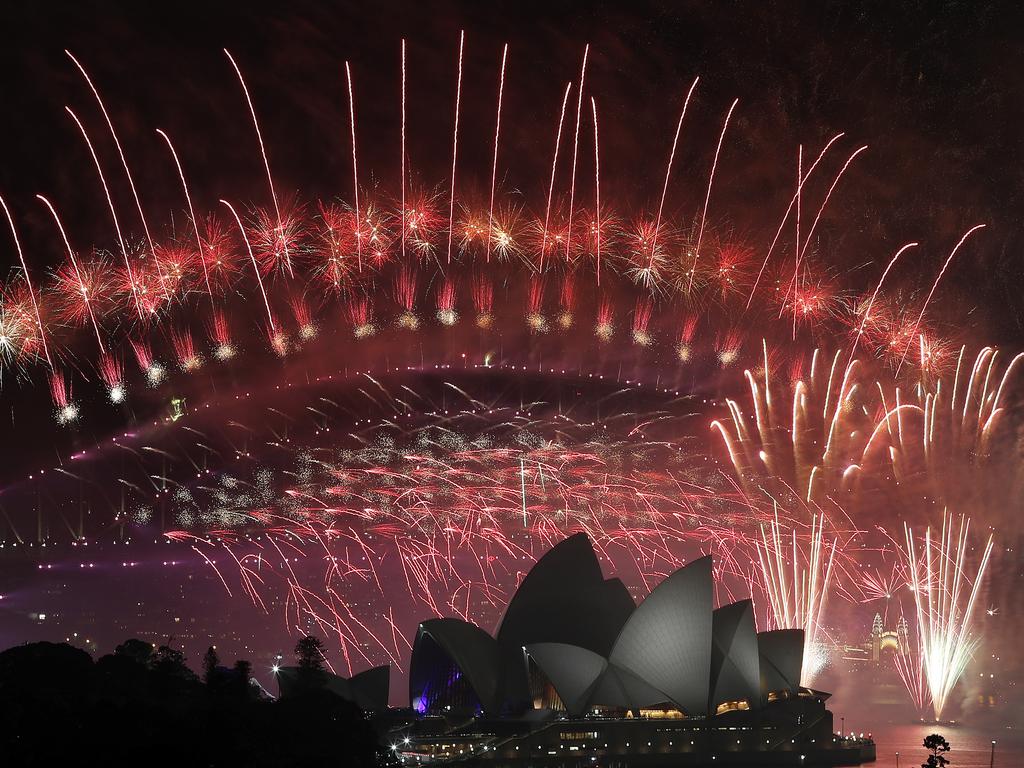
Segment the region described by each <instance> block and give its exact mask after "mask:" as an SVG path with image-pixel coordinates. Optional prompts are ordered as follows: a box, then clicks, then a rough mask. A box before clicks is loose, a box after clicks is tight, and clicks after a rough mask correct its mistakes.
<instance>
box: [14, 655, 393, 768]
mask: <svg viewBox="0 0 1024 768" xmlns="http://www.w3.org/2000/svg"><path fill="white" fill-rule="evenodd" d="M310 649H311V650H316V644H311V645H310ZM316 658H317V657H316V656H313V661H314V662H315V661H316ZM319 658H320V661H321V662H322V660H323V657H322V654H321V655H320V657H319ZM217 670H218V672H219V675H220V676H221V681H220V683H219V684H218V689H217V695H212V696H211V695H208V690H209V689H208V686H205V685H203V683H202V682H201V681H200V679H199V678H198V677H197V676H196V675H195V674H194V673H193V672H192V671H191V670H189V669H188V667H187V666H185V657H184V655H183V654H182V653H181V651H179V650H177V649H174V648H171V647H170V646H169V645H167V646H162V647H160V648H159V649H158V650H157V651H156V653H154V652H153V648H152V646H151V645H149V644H148V643H143V642H141V641H138V640H133V641H128V642H125V643H123V644H122V645H120V646H118V647H117V650H116V651H115V652H114V653H113V654H110V655H108V656H104V657H102V658H100V659H99V660H98V661H96V662H95V663H93V660H92V659H91V658H90V656H89V654H87V653H86V652H85V651H82V650H79V649H77V648H73V647H71V646H70V645H65V644H54V643H32V644H28V645H22V646H17V647H15V648H11V649H9V650H6V651H3V652H0V765H2V766H3V768H21V766H32V767H33V768H34V767H35V766H39V768H49V766H53V765H83V764H84V765H92V764H94V763H96V764H99V763H100V762H102V763H103V764H104V765H110V766H121V765H145V766H147V768H164V766H167V768H170V767H171V766H174V768H180V767H181V766H191V765H203V766H209V767H210V768H233V767H234V766H242V765H244V766H247V768H284V767H285V766H320V765H325V764H331V765H336V766H339V768H377V766H388V765H389V764H393V755H389V754H388V752H389V750H386V749H385V748H384V747H383V746H382V745H381V741H380V738H379V736H378V734H377V733H376V731H375V729H374V726H373V724H372V722H371V720H369V719H368V718H367V717H366V716H364V714H363V713H362V712H361V711H360V710H359V709H358V708H357V707H356V706H355V705H354V704H353V703H351V702H349V701H346V700H345V699H343V698H341V697H339V696H337V695H335V694H334V693H331V692H330V691H326V690H322V689H320V690H317V689H310V690H307V691H305V692H303V693H301V694H300V695H297V696H294V697H292V698H290V699H288V700H286V701H275V700H271V699H269V698H268V697H265V696H261V695H259V689H258V688H257V687H256V686H252V685H250V684H249V680H250V678H251V674H252V668H251V665H250V664H249V662H248V661H244V660H241V661H239V662H237V663H236V664H235V665H234V667H233V668H232V669H224V668H223V667H218V668H217ZM236 691H237V692H240V691H244V694H242V693H238V695H236ZM389 760H390V761H391V763H389Z"/></svg>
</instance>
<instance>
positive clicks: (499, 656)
mask: <svg viewBox="0 0 1024 768" xmlns="http://www.w3.org/2000/svg"><path fill="white" fill-rule="evenodd" d="M802 658H803V633H802V632H801V631H800V630H779V631H773V632H757V631H756V627H755V622H754V613H753V608H752V605H751V603H750V601H749V600H744V601H740V602H736V603H732V604H730V605H725V606H722V607H720V608H717V609H715V608H714V607H713V579H712V562H711V558H710V557H704V558H701V559H699V560H696V561H694V562H692V563H690V564H688V565H686V566H685V567H683V568H680V569H679V570H677V571H675V572H674V573H672V574H671V575H670V576H668V577H667V578H666V579H665V580H664V581H662V582H661V583H660V584H659V585H658V586H657V587H656V588H655V589H654V590H653V591H652V592H651V593H650V595H649V596H648V597H647V598H646V599H645V600H643V601H642V602H641V603H640V604H639V605H636V604H635V603H634V601H633V599H632V597H631V596H630V594H629V592H628V591H627V590H626V587H625V586H624V585H623V583H622V582H621V581H619V580H618V579H616V578H610V579H606V578H605V577H604V574H603V573H602V571H601V566H600V563H599V562H598V559H597V557H596V555H595V554H594V551H593V549H592V547H591V544H590V541H589V539H588V538H587V537H586V536H585V535H583V534H579V535H576V536H572V537H570V538H568V539H566V540H565V541H563V542H561V543H560V544H558V545H556V546H555V547H553V548H552V549H551V550H550V551H549V552H548V553H547V554H546V555H545V556H543V557H542V558H541V559H540V560H539V561H538V562H537V564H536V565H535V566H534V567H533V569H532V570H531V571H530V572H529V573H528V574H527V575H526V577H525V578H524V579H523V581H522V584H521V585H520V587H519V589H518V591H517V592H516V593H515V595H514V596H513V598H512V600H511V601H510V603H509V605H508V607H507V609H506V611H505V615H504V617H503V619H502V621H501V623H500V626H499V628H498V630H497V632H496V633H495V634H494V635H491V634H489V633H488V632H486V631H485V630H483V629H481V628H480V627H477V626H476V625H474V624H471V623H468V622H465V621H461V620H458V619H452V618H435V619H430V620H427V621H424V622H422V623H421V624H420V626H419V630H418V632H417V636H416V641H415V644H414V647H413V651H412V662H411V668H410V675H409V698H410V705H411V707H412V709H413V710H414V712H415V713H416V714H417V715H418V717H416V718H414V719H413V720H412V721H410V722H409V723H408V724H406V725H404V726H403V727H401V728H399V729H396V730H395V731H394V732H393V733H392V735H391V738H392V741H393V748H394V750H395V752H396V753H397V754H398V756H399V757H400V758H401V760H402V761H403V762H404V763H405V764H407V765H417V764H428V763H434V762H448V761H459V762H466V761H468V762H486V763H488V764H489V765H496V766H497V765H510V766H512V765H516V766H519V765H522V766H526V765H551V766H555V765H559V766H565V765H606V764H614V765H617V766H625V765H659V764H665V765H673V766H681V765H705V764H707V765H711V764H714V765H857V764H860V763H861V762H862V761H866V760H872V759H873V758H874V745H873V744H871V743H870V742H854V741H851V740H846V739H842V738H839V737H838V736H837V735H836V734H835V733H834V729H833V725H832V714H831V712H829V711H828V710H827V709H826V708H825V704H824V702H825V700H826V699H827V698H828V694H826V693H822V692H819V691H813V690H810V689H807V688H803V687H801V685H800V679H799V677H800V667H801V662H802Z"/></svg>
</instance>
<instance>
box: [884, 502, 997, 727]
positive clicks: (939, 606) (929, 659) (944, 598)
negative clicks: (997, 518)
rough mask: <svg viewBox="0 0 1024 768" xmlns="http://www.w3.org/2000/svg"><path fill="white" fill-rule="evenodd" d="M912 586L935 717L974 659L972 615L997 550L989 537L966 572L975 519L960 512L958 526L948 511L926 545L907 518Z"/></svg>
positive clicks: (975, 640)
mask: <svg viewBox="0 0 1024 768" xmlns="http://www.w3.org/2000/svg"><path fill="white" fill-rule="evenodd" d="M903 530H904V533H905V534H906V541H907V562H908V566H909V568H910V578H911V583H910V587H911V589H912V590H913V592H914V605H915V607H916V609H917V611H916V613H917V628H918V634H919V637H920V642H921V651H922V657H923V662H924V675H925V680H926V681H927V684H928V690H929V693H930V694H931V699H932V708H933V710H934V712H935V719H936V720H939V719H940V718H941V717H942V711H943V710H944V709H945V707H946V704H947V702H948V700H949V695H950V694H951V693H952V691H953V688H954V686H955V685H956V683H957V681H958V680H959V679H960V676H961V675H962V674H963V672H964V669H965V668H966V667H967V663H968V662H969V661H970V660H971V656H972V655H973V653H974V650H975V649H976V648H977V646H978V643H979V640H978V638H976V637H973V636H972V632H971V629H972V626H971V619H972V615H973V613H974V606H975V603H976V602H977V598H978V592H979V591H980V589H981V583H982V579H983V578H984V575H985V568H986V567H987V565H988V560H989V556H990V555H991V554H992V536H991V535H990V536H989V537H988V541H987V542H986V544H985V548H984V551H983V553H982V556H981V561H980V563H979V565H978V570H977V573H976V575H975V577H974V579H973V581H972V580H971V578H970V577H969V576H968V574H967V543H968V534H969V531H970V521H969V520H968V519H967V518H966V517H964V516H963V515H961V516H960V525H959V529H958V530H956V525H955V523H954V521H953V519H952V516H949V515H943V519H942V533H941V535H940V538H939V541H938V542H933V541H932V530H931V527H930V526H929V527H928V528H927V529H926V530H925V535H924V544H923V549H922V550H921V551H920V552H919V551H918V550H917V548H916V547H915V546H914V535H913V531H912V530H911V528H910V526H908V525H906V524H905V523H904V526H903Z"/></svg>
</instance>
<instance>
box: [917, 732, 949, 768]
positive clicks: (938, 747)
mask: <svg viewBox="0 0 1024 768" xmlns="http://www.w3.org/2000/svg"><path fill="white" fill-rule="evenodd" d="M924 748H925V749H927V750H931V754H930V755H928V759H927V760H926V761H925V762H923V763H921V768H945V766H947V765H949V762H950V761H949V759H948V758H947V757H945V753H946V752H949V742H948V741H946V740H945V739H944V738H943V737H942V736H941V735H939V734H937V733H933V734H931V735H930V736H925V737H924Z"/></svg>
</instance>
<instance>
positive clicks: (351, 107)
mask: <svg viewBox="0 0 1024 768" xmlns="http://www.w3.org/2000/svg"><path fill="white" fill-rule="evenodd" d="M345 81H346V83H347V84H348V125H349V130H350V132H351V135H352V199H353V201H354V202H355V214H356V263H357V264H358V269H359V271H360V272H362V271H363V220H362V218H360V215H359V161H358V160H357V159H356V104H355V98H354V97H353V95H352V69H351V67H349V64H348V62H347V61H346V62H345ZM403 215H404V214H403ZM403 242H404V240H403Z"/></svg>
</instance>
